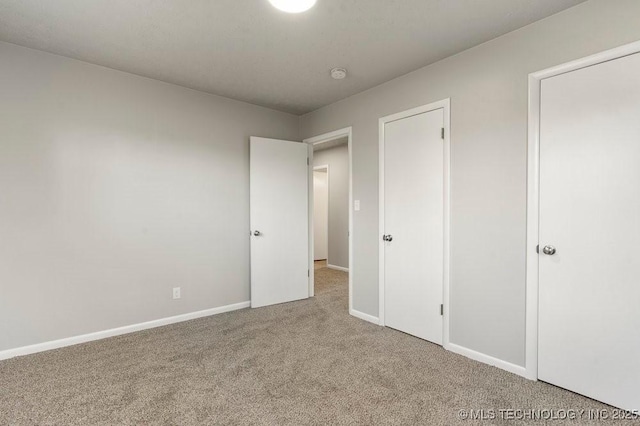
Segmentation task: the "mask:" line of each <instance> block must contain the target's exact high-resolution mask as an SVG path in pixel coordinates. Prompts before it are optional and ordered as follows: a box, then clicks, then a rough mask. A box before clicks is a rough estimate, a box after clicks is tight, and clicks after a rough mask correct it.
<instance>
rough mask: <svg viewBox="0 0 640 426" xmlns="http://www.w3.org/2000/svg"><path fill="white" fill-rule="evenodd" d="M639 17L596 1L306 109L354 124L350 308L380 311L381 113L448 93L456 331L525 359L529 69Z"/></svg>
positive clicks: (617, 33)
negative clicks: (355, 203) (357, 206)
mask: <svg viewBox="0 0 640 426" xmlns="http://www.w3.org/2000/svg"><path fill="white" fill-rule="evenodd" d="M639 16H640V1H637V0H592V1H589V2H586V3H583V4H581V5H579V6H576V7H574V8H572V9H568V10H567V11H565V12H562V13H560V14H557V15H554V16H552V17H550V18H548V19H545V20H543V21H540V22H537V23H534V24H532V25H529V26H527V27H525V28H522V29H520V30H518V31H515V32H513V33H510V34H507V35H505V36H502V37H500V38H497V39H495V40H493V41H490V42H488V43H485V44H483V45H480V46H478V47H475V48H473V49H470V50H468V51H466V52H463V53H461V54H458V55H456V56H453V57H450V58H448V59H445V60H443V61H440V62H438V63H436V64H434V65H431V66H429V67H426V68H422V69H420V70H418V71H415V72H413V73H411V74H408V75H406V76H403V77H400V78H398V79H395V80H393V81H391V82H388V83H386V84H383V85H381V86H378V87H376V88H374V89H371V90H368V91H366V92H363V93H361V94H358V95H355V96H353V97H350V98H347V99H345V100H343V101H340V102H337V103H335V104H332V105H330V106H327V107H325V108H322V109H320V110H317V111H315V112H312V113H310V114H307V115H305V116H304V117H303V118H302V120H301V131H302V136H303V137H304V138H308V137H313V136H316V135H320V134H323V133H326V132H329V131H333V130H336V129H340V128H343V127H347V126H353V147H352V148H353V161H354V164H353V186H354V199H356V200H358V199H359V200H361V211H359V212H354V264H355V265H356V267H355V268H354V269H355V270H354V271H352V274H353V280H354V281H353V303H354V308H355V310H357V311H361V312H364V313H366V314H369V315H373V316H377V315H378V244H379V243H378V240H379V235H378V118H379V117H383V116H385V115H388V114H392V113H396V112H399V111H403V110H406V109H409V108H412V107H416V106H419V105H424V104H427V103H429V102H434V101H437V100H440V99H444V98H451V114H452V117H451V125H452V130H451V141H452V156H451V161H452V172H451V173H452V205H451V208H452V217H451V232H452V234H451V268H452V269H451V306H450V315H451V330H450V331H451V341H452V343H455V344H458V345H461V346H464V347H467V348H470V349H472V350H475V351H478V352H481V353H484V354H487V355H490V356H493V357H496V358H499V359H501V360H505V361H508V362H511V363H514V364H518V365H524V356H525V226H526V223H525V220H526V217H525V208H526V143H527V76H528V74H529V73H531V72H535V71H538V70H541V69H544V68H548V67H551V66H554V65H558V64H561V63H564V62H567V61H570V60H573V59H577V58H581V57H584V56H587V55H590V54H593V53H596V52H599V51H602V50H606V49H609V48H613V47H616V46H619V45H622V44H625V43H629V42H632V41H636V40H638V39H640V25H639V24H638V22H639V21H638V17H639ZM372 66H373V65H372Z"/></svg>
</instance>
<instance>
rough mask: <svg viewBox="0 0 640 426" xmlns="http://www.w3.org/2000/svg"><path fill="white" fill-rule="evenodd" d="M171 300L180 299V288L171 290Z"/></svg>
mask: <svg viewBox="0 0 640 426" xmlns="http://www.w3.org/2000/svg"><path fill="white" fill-rule="evenodd" d="M173 298H174V299H180V287H174V288H173Z"/></svg>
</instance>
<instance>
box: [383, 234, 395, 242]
mask: <svg viewBox="0 0 640 426" xmlns="http://www.w3.org/2000/svg"><path fill="white" fill-rule="evenodd" d="M382 241H388V242H391V241H393V236H392V235H383V236H382Z"/></svg>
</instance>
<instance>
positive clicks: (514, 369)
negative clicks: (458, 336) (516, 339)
mask: <svg viewBox="0 0 640 426" xmlns="http://www.w3.org/2000/svg"><path fill="white" fill-rule="evenodd" d="M444 348H445V349H446V350H448V351H451V352H455V353H457V354H459V355H462V356H466V357H467V358H471V359H473V360H475V361H479V362H482V363H485V364H489V365H492V366H494V367H497V368H501V369H502V370H506V371H508V372H510V373H513V374H517V375H518V376H522V377H525V378H529V375H528V374H527V369H526V368H525V367H522V366H520V365H516V364H512V363H510V362H507V361H503V360H501V359H498V358H494V357H492V356H489V355H486V354H483V353H481V352H476V351H474V350H472V349H468V348H465V347H464V346H460V345H456V344H455V343H448V344H445V345H444Z"/></svg>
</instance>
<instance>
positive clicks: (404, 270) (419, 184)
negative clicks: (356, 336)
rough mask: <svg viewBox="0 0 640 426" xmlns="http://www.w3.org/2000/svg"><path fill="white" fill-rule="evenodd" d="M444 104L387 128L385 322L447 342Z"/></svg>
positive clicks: (429, 338) (385, 154)
mask: <svg viewBox="0 0 640 426" xmlns="http://www.w3.org/2000/svg"><path fill="white" fill-rule="evenodd" d="M443 125H444V110H443V109H437V110H434V111H429V112H426V113H423V114H418V115H415V116H412V117H408V118H404V119H401V120H397V121H393V122H390V123H387V124H386V125H385V129H384V132H385V133H384V229H385V234H389V235H391V236H392V238H393V240H392V241H391V242H385V243H384V244H385V252H384V262H385V264H384V280H385V286H384V288H385V313H384V315H385V325H387V326H389V327H392V328H395V329H397V330H400V331H404V332H406V333H409V334H412V335H414V336H417V337H420V338H422V339H426V340H429V341H431V342H434V343H437V344H442V316H441V314H440V304H441V303H442V294H443V273H444V269H443V268H444V265H443V263H444V142H443V140H442V137H441V130H442V128H443Z"/></svg>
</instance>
